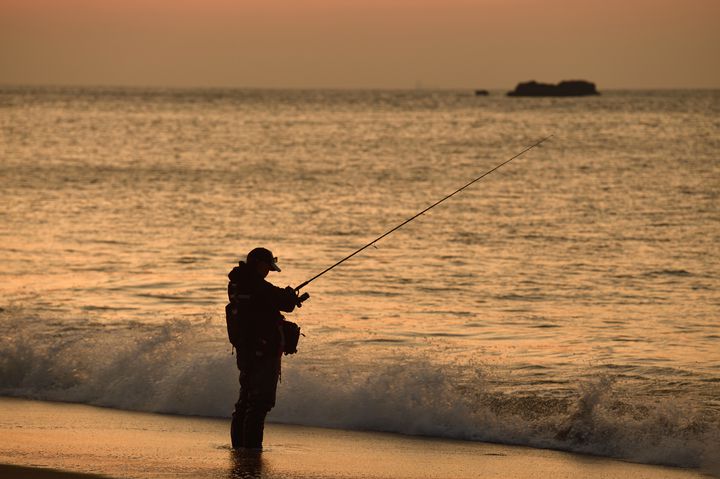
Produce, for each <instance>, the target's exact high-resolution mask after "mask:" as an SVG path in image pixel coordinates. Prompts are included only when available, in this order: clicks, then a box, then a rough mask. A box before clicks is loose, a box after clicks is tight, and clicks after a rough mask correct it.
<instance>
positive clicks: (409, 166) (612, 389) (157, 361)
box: [0, 88, 720, 466]
mask: <svg viewBox="0 0 720 479" xmlns="http://www.w3.org/2000/svg"><path fill="white" fill-rule="evenodd" d="M493 93H494V94H493V95H491V96H489V97H474V96H473V95H472V94H471V92H463V91H457V92H455V91H440V92H432V91H418V92H413V91H263V90H227V91H225V90H208V91H202V90H139V89H31V88H5V89H2V90H0V202H1V204H2V205H3V207H2V209H0V252H1V254H2V263H0V264H1V265H0V308H2V310H1V311H0V335H2V338H3V347H2V350H1V351H0V394H2V395H14V396H26V397H34V398H40V399H60V400H68V401H77V402H86V403H93V404H103V405H108V406H112V407H119V408H129V409H141V410H150V411H163V412H176V413H180V414H199V415H217V416H226V415H228V414H229V412H230V410H231V408H232V403H233V402H234V398H233V396H234V395H235V394H236V391H235V388H236V383H235V372H234V370H233V368H234V366H233V357H232V356H230V351H229V346H228V344H227V341H226V338H225V332H224V327H225V326H224V317H223V311H224V310H223V308H224V303H225V287H226V277H225V275H226V274H227V272H228V271H229V270H230V269H231V268H232V266H233V265H234V264H235V263H236V262H237V261H238V260H239V259H241V258H244V255H245V254H246V252H247V251H248V250H249V249H251V248H253V247H255V246H257V245H264V246H266V247H269V248H271V249H272V250H273V251H274V252H275V253H276V254H277V255H278V256H279V257H280V264H281V267H283V272H282V273H279V274H274V275H273V276H271V278H270V279H271V280H272V281H273V282H275V283H276V284H278V285H280V286H284V285H288V284H289V285H297V284H299V283H301V282H303V281H304V280H306V279H308V278H310V277H312V276H314V275H315V274H317V273H318V272H320V271H322V270H323V269H324V268H325V267H327V266H329V265H330V264H333V263H334V262H335V261H337V260H339V259H341V258H342V257H344V256H346V255H347V254H349V253H351V252H352V251H354V250H355V249H357V248H359V247H361V246H363V245H364V244H365V243H367V242H369V241H371V240H372V239H374V238H375V237H377V236H379V235H380V234H382V233H383V232H385V231H387V230H388V229H390V228H391V227H393V226H395V225H396V224H398V223H400V222H401V221H403V220H404V219H405V218H407V217H409V216H412V215H413V214H415V213H416V212H417V211H419V210H421V209H423V208H425V207H426V206H428V205H430V204H432V203H433V202H434V201H436V200H437V199H439V198H441V197H443V196H444V195H446V194H447V193H449V192H451V191H453V190H455V189H456V188H458V187H460V186H462V185H463V184H465V183H466V182H468V181H469V180H471V179H473V178H475V177H476V176H478V175H480V174H481V173H482V172H484V171H486V170H488V169H490V168H492V167H493V166H495V165H496V164H498V163H501V162H502V161H504V160H506V159H508V158H510V157H511V156H513V155H514V154H515V153H517V152H519V151H521V150H522V149H523V148H524V147H526V146H528V145H530V144H532V143H533V142H535V141H536V140H538V139H540V138H541V137H543V136H547V135H549V134H553V135H554V136H553V138H552V139H551V140H550V141H548V142H546V143H545V144H543V145H542V147H540V148H536V149H534V150H532V151H530V152H528V153H527V154H526V155H524V156H523V157H521V158H520V159H518V160H515V161H513V162H512V163H510V164H509V165H507V166H506V167H504V168H503V169H501V170H499V171H497V172H496V173H494V174H492V175H491V176H489V177H487V178H486V179H484V180H483V181H482V182H480V183H477V184H476V185H474V186H473V187H472V188H470V189H468V190H466V191H464V192H463V193H461V194H460V195H458V196H456V197H454V198H453V199H451V200H449V201H448V202H446V203H444V204H443V205H441V206H439V207H438V208H435V209H433V210H432V211H431V212H430V213H428V214H426V215H424V216H423V217H421V218H419V219H418V220H416V221H414V222H413V223H411V224H409V225H408V226H406V227H404V228H403V229H401V230H399V231H398V232H396V233H394V234H393V235H391V236H390V237H388V238H386V239H384V240H383V241H381V242H380V243H379V244H378V246H377V248H370V249H368V250H366V251H365V252H363V253H361V254H360V255H358V256H356V257H355V258H353V259H351V260H350V261H348V262H347V263H345V264H343V265H342V266H340V267H339V268H337V269H335V270H333V271H332V272H330V273H328V274H327V275H325V276H323V277H321V278H320V279H318V280H316V281H315V282H313V283H311V284H310V285H309V286H308V287H307V288H306V290H307V291H308V292H309V293H310V294H311V296H312V298H311V300H310V301H309V302H308V303H306V306H305V307H303V308H302V309H300V310H299V312H298V313H293V314H292V317H293V318H294V320H295V321H296V322H298V323H300V324H301V326H302V328H303V331H304V332H305V334H306V337H305V338H302V343H301V351H300V353H299V354H298V355H297V356H293V357H289V358H287V359H286V361H285V363H284V372H283V384H282V385H281V393H280V400H279V404H278V407H277V408H276V409H275V410H274V411H273V418H274V419H275V420H276V421H283V422H295V423H303V424H309V425H325V426H335V427H344V428H353V429H370V430H388V431H396V432H405V433H410V434H425V435H432V436H441V437H460V438H467V439H475V440H491V441H497V442H509V443H517V444H526V445H533V446H540V447H555V448H560V449H566V450H578V451H585V452H592V453H595V454H602V455H610V456H614V457H625V458H630V459H633V460H638V461H644V462H660V463H669V464H675V465H691V466H697V465H701V464H704V463H707V462H708V461H712V460H714V458H716V457H720V314H719V313H720V292H719V288H720V268H719V266H720V260H719V258H720V246H719V245H720V201H719V197H720V158H719V157H718V151H720V135H719V133H720V92H718V91H659V92H652V91H627V92H624V91H610V92H605V93H604V94H603V95H601V96H599V97H596V98H580V99H543V98H541V99H522V98H506V97H504V96H503V95H502V94H501V93H500V92H493Z"/></svg>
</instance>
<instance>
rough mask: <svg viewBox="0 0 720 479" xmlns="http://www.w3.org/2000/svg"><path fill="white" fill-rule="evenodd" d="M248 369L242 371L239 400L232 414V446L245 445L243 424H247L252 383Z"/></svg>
mask: <svg viewBox="0 0 720 479" xmlns="http://www.w3.org/2000/svg"><path fill="white" fill-rule="evenodd" d="M248 376H249V374H248V372H247V369H245V370H241V371H240V395H239V397H238V400H237V402H236V403H235V410H234V411H233V414H232V421H231V422H230V440H231V441H232V447H233V448H238V447H245V443H244V440H243V427H244V426H243V425H244V424H245V414H246V412H247V408H248V391H249V390H250V386H251V385H250V384H249V381H248Z"/></svg>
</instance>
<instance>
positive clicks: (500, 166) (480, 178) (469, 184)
mask: <svg viewBox="0 0 720 479" xmlns="http://www.w3.org/2000/svg"><path fill="white" fill-rule="evenodd" d="M552 136H553V135H550V136H546V137H545V138H543V139H542V140H539V141H536V142H535V143H533V144H532V145H530V146H528V147H527V148H525V149H524V150H523V151H521V152H520V153H518V154H516V155H515V156H513V157H512V158H510V159H509V160H505V161H503V162H502V163H500V164H499V165H497V166H495V167H494V168H492V169H489V170H488V171H486V172H485V173H483V174H482V175H480V176H478V177H477V178H475V179H474V180H472V181H471V182H469V183H467V184H466V185H464V186H462V187H460V188H458V189H457V190H455V191H453V192H452V193H450V194H449V195H447V196H445V197H444V198H442V199H441V200H438V201H436V202H435V203H433V204H431V205H430V206H428V207H427V208H425V209H424V210H422V211H421V212H419V213H417V214H416V215H414V216H412V217H410V218H408V219H406V220H405V221H403V222H402V223H400V224H399V225H397V226H395V227H394V228H392V229H391V230H389V231H387V232H386V233H383V234H382V235H380V236H378V237H377V238H375V239H374V240H372V241H371V242H369V243H368V244H366V245H365V246H363V247H362V248H359V249H357V250H356V251H354V252H353V253H351V254H349V255H347V256H346V257H344V258H343V259H341V260H340V261H338V262H337V263H335V264H334V265H332V266H330V267H328V268H326V269H324V270H323V271H321V272H320V273H318V274H316V275H315V276H313V277H312V278H310V279H309V280H307V281H305V282H304V283H303V284H301V285H300V286H298V287H296V288H295V291H296V292H298V291H300V290H301V289H302V288H304V287H305V286H307V285H308V284H310V283H311V282H313V281H315V280H316V279H318V278H319V277H320V276H322V275H324V274H325V273H327V272H328V271H330V270H331V269H333V268H335V267H336V266H340V265H341V264H342V263H344V262H345V261H347V260H349V259H350V258H352V257H353V256H355V255H356V254H358V253H360V252H361V251H363V250H365V249H367V248H369V247H370V246H372V245H374V244H375V243H377V242H378V241H380V240H381V239H383V238H385V237H386V236H388V235H390V234H391V233H393V232H395V231H397V230H399V229H400V228H402V227H403V226H405V225H406V224H408V223H410V222H411V221H412V220H414V219H415V218H418V217H419V216H422V215H423V214H425V213H427V212H428V211H430V210H431V209H433V208H435V207H436V206H437V205H439V204H440V203H442V202H443V201H445V200H448V199H450V198H452V197H453V196H455V195H456V194H458V193H460V192H461V191H462V190H464V189H465V188H467V187H469V186H471V185H473V184H474V183H476V182H478V181H480V180H482V179H483V178H485V177H486V176H487V175H489V174H490V173H492V172H493V171H495V170H498V169H500V168H502V167H503V166H505V165H507V164H508V163H510V162H511V161H512V160H514V159H515V158H518V157H519V156H522V155H523V154H524V153H526V152H528V151H530V150H532V149H533V148H535V147H536V146H539V145H540V144H541V143H543V142H544V141H546V140H548V139H550V138H551V137H552ZM306 295H307V297H309V295H308V294H307V293H305V294H303V295H302V296H301V298H303V297H305V296H306Z"/></svg>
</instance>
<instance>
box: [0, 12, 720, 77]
mask: <svg viewBox="0 0 720 479" xmlns="http://www.w3.org/2000/svg"><path fill="white" fill-rule="evenodd" d="M719 45H720V2H718V1H716V0H654V1H650V0H633V1H629V0H625V1H619V0H605V1H595V0H591V1H577V0H546V1H542V2H541V1H534V0H505V1H501V0H476V1H469V0H436V1H430V0H425V1H422V0H419V1H409V0H395V1H393V0H385V1H378V0H370V1H363V2H357V1H350V0H324V1H321V0H314V1H303V0H295V1H290V0H282V1H280V0H268V1H263V2H249V1H241V0H236V1H229V0H205V1H203V0H185V1H178V0H174V1H171V0H146V1H138V0H133V1H127V0H125V1H112V0H95V1H92V0H63V1H49V0H22V1H21V0H0V83H4V84H25V83H42V84H110V85H128V84H129V85H159V86H160V85H166V86H231V87H243V86H249V87H340V88H345V87H379V88H412V87H414V86H418V85H421V86H428V87H466V88H472V87H482V88H510V87H512V86H514V85H515V83H516V82H517V81H521V80H529V79H537V80H540V81H557V80H561V79H570V78H586V79H589V80H593V81H596V82H597V83H598V85H599V86H600V87H601V88H622V87H630V88H632V87H636V88H653V87H663V88H672V87H720V62H718V60H717V58H718V53H719V52H718V49H719V48H718V47H719Z"/></svg>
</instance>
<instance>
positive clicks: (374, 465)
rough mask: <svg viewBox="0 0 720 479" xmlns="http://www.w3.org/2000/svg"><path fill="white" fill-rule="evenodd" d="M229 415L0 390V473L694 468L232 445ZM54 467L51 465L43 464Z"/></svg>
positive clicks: (555, 472) (323, 432)
mask: <svg viewBox="0 0 720 479" xmlns="http://www.w3.org/2000/svg"><path fill="white" fill-rule="evenodd" d="M227 432H228V421H227V420H225V419H208V418H196V417H181V416H168V415H159V414H150V413H136V412H126V411H118V410H114V409H105V408H97V407H91V406H85V405H76V404H65V403H49V402H39V401H27V400H19V399H7V398H3V399H0V463H5V464H12V465H15V466H25V467H24V468H17V467H11V466H0V477H3V478H8V479H14V478H21V477H22V478H41V479H44V478H48V479H55V478H72V477H78V478H79V477H98V476H83V475H79V474H68V473H64V472H58V470H62V471H68V472H71V473H90V474H101V475H105V476H109V477H114V478H143V479H144V478H169V477H186V478H191V477H192V478H200V479H202V478H228V479H238V478H243V479H311V478H312V479H330V478H347V479H390V478H393V479H426V478H427V479H430V478H434V479H450V478H452V479H463V478H521V479H530V478H543V477H553V478H598V479H599V478H604V479H608V478H609V479H613V478H617V479H641V478H654V479H657V478H662V479H671V478H678V479H681V478H682V479H689V478H699V477H707V476H704V475H703V474H702V473H701V472H700V471H697V470H686V469H676V468H666V467H658V466H648V465H642V464H633V463H627V462H622V461H616V460H610V459H605V458H599V457H592V456H585V455H579V454H571V453H564V452H558V451H550V450H543V449H533V448H527V447H516V446H505V445H498V444H487V443H478V442H467V441H453V440H439V439H432V438H419V437H408V436H401V435H395V434H382V433H371V432H358V431H343V430H332V429H323V428H311V427H302V426H291V425H281V424H268V425H267V428H266V440H265V443H266V445H267V447H266V450H265V451H263V452H262V453H261V454H257V453H243V452H234V451H232V450H231V449H230V447H229V444H228V434H227ZM48 469H54V470H48Z"/></svg>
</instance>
